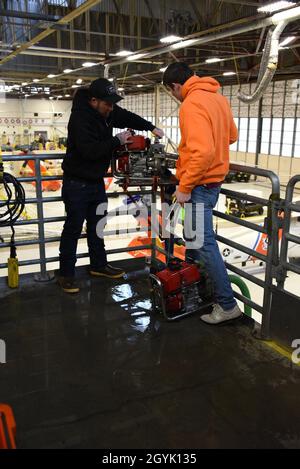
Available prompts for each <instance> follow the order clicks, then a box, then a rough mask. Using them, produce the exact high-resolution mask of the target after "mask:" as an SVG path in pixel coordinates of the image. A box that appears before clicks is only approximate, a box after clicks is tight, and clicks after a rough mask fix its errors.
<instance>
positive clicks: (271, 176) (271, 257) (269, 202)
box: [0, 154, 300, 338]
mask: <svg viewBox="0 0 300 469" xmlns="http://www.w3.org/2000/svg"><path fill="white" fill-rule="evenodd" d="M45 159H48V160H58V159H61V155H60V154H59V155H57V154H56V155H54V154H53V155H18V156H13V155H12V156H3V161H4V162H11V161H24V160H25V161H27V160H33V161H34V166H35V176H33V177H20V178H18V180H19V181H20V182H35V190H36V197H35V198H27V199H26V204H36V206H37V218H35V219H31V220H18V221H17V222H16V224H15V225H16V226H19V225H37V226H38V239H34V238H32V239H26V240H17V241H16V243H15V244H16V246H17V247H20V246H31V245H38V248H39V258H37V259H28V260H23V261H20V262H19V265H20V266H29V265H39V267H40V272H39V273H38V274H36V275H35V279H36V280H39V281H47V280H49V279H50V278H51V277H50V274H49V272H48V271H47V264H49V263H52V262H57V261H58V260H59V257H58V256H55V257H47V256H46V246H47V244H49V243H53V242H59V241H60V237H57V236H54V237H46V235H45V224H46V223H51V222H62V221H64V220H65V217H64V216H59V217H45V214H44V203H51V202H58V201H62V198H61V197H57V196H54V197H43V192H42V183H43V181H50V180H61V179H62V176H42V174H41V168H40V161H41V160H45ZM230 170H231V171H237V172H244V173H246V174H250V175H254V176H261V177H265V178H267V179H268V180H269V181H270V183H271V190H270V194H269V197H268V198H262V197H256V196H253V195H250V194H247V193H243V192H238V191H233V190H230V189H225V188H222V189H221V193H222V194H224V195H225V196H228V197H231V198H235V199H237V200H242V201H249V202H253V203H256V204H261V205H263V206H265V207H267V214H266V217H265V218H264V223H263V225H258V224H256V223H254V222H251V221H249V220H245V219H241V218H238V217H236V216H233V215H230V214H227V213H223V212H220V211H218V210H214V211H213V213H214V215H215V216H216V217H218V218H220V219H224V220H227V221H229V222H230V223H233V224H235V225H238V226H242V227H244V228H247V229H250V230H252V231H255V232H257V233H260V234H263V235H265V236H266V237H267V249H266V253H265V254H262V253H261V252H257V251H256V250H254V249H252V248H250V247H247V246H244V245H242V244H240V243H238V242H236V241H233V240H232V239H229V238H226V237H224V236H221V235H219V234H217V235H216V239H217V240H218V241H219V242H221V243H223V244H225V245H227V246H230V247H232V248H233V249H236V250H238V251H241V252H243V253H245V254H247V255H248V256H250V257H252V258H256V259H259V260H260V261H261V262H263V263H264V264H265V267H266V268H265V276H264V279H263V280H262V279H259V278H257V277H255V276H254V275H252V274H251V273H249V272H246V271H245V270H243V269H241V268H239V267H237V266H236V265H232V264H230V263H228V262H225V264H226V267H227V268H228V270H230V271H232V272H234V273H235V274H237V275H239V276H240V277H242V278H244V279H246V280H248V281H250V282H252V283H254V284H255V285H257V286H259V287H261V288H262V289H263V290H264V293H263V304H262V305H259V304H257V303H256V302H255V301H253V300H250V299H249V298H246V297H245V296H243V295H242V294H240V293H238V292H235V296H236V298H237V299H238V300H240V301H242V302H243V303H244V304H246V305H249V306H250V307H251V308H253V309H255V310H256V311H258V312H259V313H261V314H262V325H261V330H260V335H261V337H263V338H268V337H269V334H270V316H271V300H272V291H273V290H274V288H277V287H275V286H274V285H273V279H276V280H277V283H278V287H279V288H283V285H284V280H285V277H286V273H287V271H288V270H291V271H293V272H295V273H297V274H300V267H299V266H298V265H294V264H292V263H290V262H288V260H287V255H288V242H289V241H292V242H295V243H299V244H300V237H298V236H295V235H293V234H291V233H290V225H291V212H292V211H297V212H300V206H299V205H298V204H293V202H292V199H293V193H294V187H295V185H296V183H297V182H300V175H298V176H294V177H293V178H292V179H291V180H290V182H289V184H288V186H287V190H286V197H285V201H284V200H282V199H280V181H279V178H278V176H277V175H276V174H275V173H274V172H272V171H268V170H264V169H259V168H255V167H249V166H244V165H239V164H231V165H230ZM107 176H109V175H107ZM142 193H143V194H144V193H148V194H152V198H153V191H150V190H149V191H142ZM120 194H121V193H120ZM130 194H141V191H131V192H130ZM107 195H108V197H110V196H113V195H114V194H112V193H109V192H108V193H107ZM283 208H284V214H285V216H284V223H283V237H282V245H281V251H280V254H279V230H280V228H282V220H281V218H280V217H279V216H278V214H279V212H280V210H282V209H283ZM137 231H139V230H138V229H137V228H133V229H132V230H128V229H124V230H122V229H121V230H118V233H120V234H122V233H124V234H125V233H126V234H127V233H130V232H132V233H134V232H137ZM140 231H144V229H141V230H140ZM110 234H115V231H113V232H110V231H105V235H106V236H109V235H110ZM81 238H86V235H85V234H82V235H81ZM8 247H10V243H8V242H5V243H2V244H0V249H1V248H8ZM145 249H147V250H148V249H149V250H150V249H151V256H152V257H153V255H154V251H158V252H160V251H161V252H162V251H163V250H162V249H161V248H159V247H158V246H156V243H155V240H152V242H151V244H147V245H143V246H134V247H128V246H126V247H124V248H117V249H111V250H107V254H118V253H123V252H130V251H138V250H145ZM85 257H88V253H87V252H86V253H81V254H78V255H77V258H78V259H80V258H85ZM279 261H280V262H279ZM4 268H7V263H0V269H4Z"/></svg>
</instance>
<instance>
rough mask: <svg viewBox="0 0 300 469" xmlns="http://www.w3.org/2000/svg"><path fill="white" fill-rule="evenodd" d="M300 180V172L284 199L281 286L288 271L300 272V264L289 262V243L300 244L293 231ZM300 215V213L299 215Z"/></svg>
mask: <svg viewBox="0 0 300 469" xmlns="http://www.w3.org/2000/svg"><path fill="white" fill-rule="evenodd" d="M299 182H300V174H298V175H296V176H293V177H292V178H291V179H290V181H289V182H288V185H287V187H286V193H285V201H284V218H283V231H282V241H281V250H280V265H279V268H278V274H277V283H278V286H279V287H280V288H282V289H283V288H284V284H285V280H286V277H287V272H288V271H291V272H294V273H296V274H300V265H296V264H294V263H293V262H289V259H288V245H289V242H292V243H295V244H300V237H299V236H296V235H294V234H292V233H291V231H290V230H291V222H292V212H297V213H299V214H300V203H298V204H295V203H293V197H294V190H295V186H296V184H297V183H299ZM299 217H300V215H299Z"/></svg>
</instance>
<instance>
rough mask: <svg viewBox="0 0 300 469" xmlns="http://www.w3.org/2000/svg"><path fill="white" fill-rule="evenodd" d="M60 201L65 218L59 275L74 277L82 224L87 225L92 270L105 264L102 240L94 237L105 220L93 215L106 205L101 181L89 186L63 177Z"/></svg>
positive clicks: (105, 196) (60, 249)
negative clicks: (103, 204) (64, 210)
mask: <svg viewBox="0 0 300 469" xmlns="http://www.w3.org/2000/svg"><path fill="white" fill-rule="evenodd" d="M62 198H63V201H64V204H65V209H66V214H67V218H66V221H65V224H64V228H63V232H62V235H61V240H60V246H59V251H60V256H59V260H60V275H61V276H63V277H73V276H74V275H75V264H76V251H77V244H78V239H79V237H80V235H81V231H82V227H83V223H84V221H85V220H86V221H87V242H88V249H89V256H90V263H91V269H97V268H101V267H103V266H105V265H106V264H107V259H106V252H105V246H104V241H103V239H101V238H99V237H98V236H97V233H96V226H97V223H98V222H99V220H101V219H102V218H103V217H104V216H105V215H104V216H100V215H96V209H97V207H98V205H99V204H101V203H107V195H106V193H105V186H104V181H103V180H102V181H99V182H98V183H90V182H85V181H79V180H77V179H72V178H69V177H65V178H64V180H63V187H62Z"/></svg>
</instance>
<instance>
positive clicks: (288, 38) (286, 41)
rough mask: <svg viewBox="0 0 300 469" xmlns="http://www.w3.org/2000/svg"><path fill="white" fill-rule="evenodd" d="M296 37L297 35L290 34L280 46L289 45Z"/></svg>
mask: <svg viewBox="0 0 300 469" xmlns="http://www.w3.org/2000/svg"><path fill="white" fill-rule="evenodd" d="M295 39H296V36H288V37H286V38H285V39H284V40H283V41H282V42H281V43H280V44H279V48H280V49H281V48H282V47H285V46H287V45H288V44H289V43H290V42H292V41H294V40H295Z"/></svg>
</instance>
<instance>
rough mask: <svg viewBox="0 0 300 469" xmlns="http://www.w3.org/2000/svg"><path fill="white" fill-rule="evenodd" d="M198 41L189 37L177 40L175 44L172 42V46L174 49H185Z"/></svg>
mask: <svg viewBox="0 0 300 469" xmlns="http://www.w3.org/2000/svg"><path fill="white" fill-rule="evenodd" d="M196 41H197V39H187V40H186V41H180V42H176V43H175V44H172V45H171V46H170V47H171V49H173V50H176V49H183V48H184V47H189V46H191V45H192V44H194V43H195V42H196Z"/></svg>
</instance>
